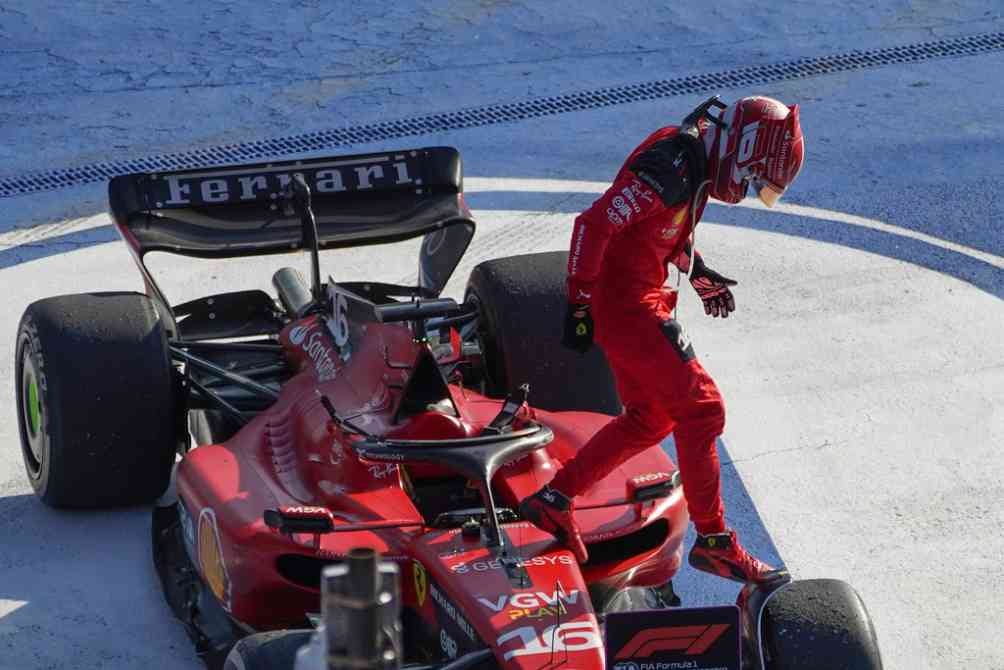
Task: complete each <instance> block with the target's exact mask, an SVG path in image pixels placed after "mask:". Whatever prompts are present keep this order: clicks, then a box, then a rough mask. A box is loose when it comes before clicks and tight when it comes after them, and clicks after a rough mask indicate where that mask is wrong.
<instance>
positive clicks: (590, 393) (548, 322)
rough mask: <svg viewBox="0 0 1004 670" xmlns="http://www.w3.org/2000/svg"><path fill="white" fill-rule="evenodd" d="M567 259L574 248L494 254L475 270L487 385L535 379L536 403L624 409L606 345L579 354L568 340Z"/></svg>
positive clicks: (502, 389)
mask: <svg viewBox="0 0 1004 670" xmlns="http://www.w3.org/2000/svg"><path fill="white" fill-rule="evenodd" d="M567 264H568V254H567V252H560V251H555V252H544V253H537V254H526V255H523V256H509V257H507V258H499V259H495V260H491V261H486V262H484V263H480V264H478V265H477V266H476V267H475V268H474V270H472V271H471V276H470V279H469V280H468V283H467V300H469V301H473V302H475V303H477V305H478V310H479V317H478V324H479V325H478V331H479V338H480V340H481V348H482V356H483V359H484V367H485V373H486V376H487V381H488V384H487V386H488V388H487V391H488V393H489V395H494V396H496V397H502V396H504V395H506V394H515V393H516V392H517V390H518V388H519V386H520V385H521V384H524V383H528V384H529V385H530V404H531V405H532V406H533V407H538V408H540V409H545V410H551V411H564V410H581V411H591V412H599V413H602V414H609V415H617V414H620V411H621V403H620V399H619V397H618V395H617V388H616V385H615V383H614V378H613V374H612V373H611V372H610V367H609V366H608V365H607V361H606V358H605V357H604V356H603V352H602V351H601V350H600V349H599V347H595V346H594V347H593V348H592V349H590V350H589V351H588V352H587V353H586V354H579V353H577V352H574V351H570V350H568V349H566V348H564V347H563V346H561V331H562V326H563V321H564V316H565V307H566V305H567V300H566V298H565V268H566V266H567Z"/></svg>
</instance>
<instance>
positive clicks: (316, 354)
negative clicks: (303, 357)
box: [289, 321, 338, 382]
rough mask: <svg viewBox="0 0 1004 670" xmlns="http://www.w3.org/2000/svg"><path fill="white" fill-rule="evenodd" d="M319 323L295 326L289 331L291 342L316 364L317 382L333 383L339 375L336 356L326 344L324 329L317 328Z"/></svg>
mask: <svg viewBox="0 0 1004 670" xmlns="http://www.w3.org/2000/svg"><path fill="white" fill-rule="evenodd" d="M316 325H317V322H316V321H314V322H311V323H307V324H303V325H300V326H294V327H293V328H291V329H290V331H289V341H290V343H292V344H293V345H294V346H297V347H299V348H300V349H302V350H303V352H304V353H306V354H307V357H308V358H310V360H311V361H312V362H313V364H314V370H315V371H316V372H317V380H318V381H322V382H326V381H331V380H332V379H334V378H335V377H336V376H337V375H338V368H337V367H336V365H335V360H336V358H337V357H336V356H335V354H334V352H333V351H332V350H331V347H329V346H328V343H327V342H325V336H324V328H315V326H316Z"/></svg>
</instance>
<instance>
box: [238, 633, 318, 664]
mask: <svg viewBox="0 0 1004 670" xmlns="http://www.w3.org/2000/svg"><path fill="white" fill-rule="evenodd" d="M312 634H313V631H310V630H276V631H269V632H266V633H255V634H254V635H249V636H248V637H245V638H242V639H241V640H240V641H239V642H238V643H237V644H236V645H234V648H233V649H231V650H230V653H229V654H228V655H227V659H226V661H225V662H224V664H223V670H293V668H294V666H295V665H296V654H297V652H298V651H299V650H300V648H301V647H303V646H304V645H306V644H308V643H309V642H310V636H311V635H312Z"/></svg>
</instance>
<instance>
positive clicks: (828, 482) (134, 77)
mask: <svg viewBox="0 0 1004 670" xmlns="http://www.w3.org/2000/svg"><path fill="white" fill-rule="evenodd" d="M245 4H246V3H240V4H238V3H227V2H220V3H214V5H213V7H212V8H210V9H197V8H187V7H179V6H175V4H174V3H167V2H163V3H161V2H151V3H149V6H148V7H144V8H143V11H138V10H137V9H134V8H133V6H132V5H131V4H130V3H125V2H121V3H116V2H106V3H102V5H101V9H100V10H92V9H91V8H90V7H89V6H88V7H85V6H83V5H81V6H66V5H64V4H63V3H51V5H50V6H46V3H30V4H29V3H24V6H23V7H20V8H18V7H17V5H16V3H15V4H12V3H5V5H4V8H2V9H0V36H2V37H4V39H5V41H4V42H3V44H4V46H3V47H2V48H0V58H2V59H3V63H4V65H5V66H6V67H4V68H2V69H0V84H2V86H0V90H2V91H3V93H0V120H2V125H0V128H2V130H0V140H2V141H0V178H4V177H11V176H14V175H18V174H23V173H28V172H33V171H37V170H40V169H50V168H55V167H60V168H62V167H72V166H79V165H83V164H87V163H93V162H96V161H100V160H108V159H116V160H117V159H127V158H138V157H141V156H144V155H150V154H160V153H164V152H170V151H180V150H186V149H191V148H195V147H201V146H213V145H218V144H221V143H228V142H239V141H246V140H249V139H266V138H269V137H275V136H280V135H289V134H293V133H296V132H302V131H314V130H324V129H330V128H333V127H341V126H344V127H348V126H356V125H360V124H365V123H371V122H373V121H376V120H381V119H387V118H405V117H411V116H415V115H421V114H426V113H440V112H449V111H452V110H454V109H460V108H469V107H472V106H478V105H485V104H494V103H504V102H509V101H518V100H522V99H526V98H529V97H536V96H547V95H556V94H561V93H569V92H573V91H578V90H586V89H595V88H600V87H604V86H615V85H626V84H633V83H638V82H644V81H650V80H653V79H660V78H665V77H667V76H672V77H676V76H685V75H691V74H700V73H703V72H709V71H717V70H723V69H729V68H732V67H736V66H737V65H759V64H768V63H772V62H778V61H781V60H788V59H792V58H801V57H818V56H821V55H826V54H830V53H840V52H843V51H846V50H849V49H852V48H860V49H879V48H886V47H891V46H896V45H902V44H910V43H913V42H922V41H929V40H931V39H942V38H946V37H955V36H959V35H967V34H981V33H988V32H994V31H1001V30H1002V29H1004V28H1002V26H1004V21H1002V19H1001V16H1000V8H999V7H998V6H997V5H996V4H995V3H990V2H986V3H980V2H950V3H902V2H888V3H883V4H882V6H879V7H875V6H874V3H850V6H847V5H842V6H840V7H837V6H834V5H830V4H824V3H815V2H805V3H798V4H796V5H794V6H792V7H789V8H786V9H785V11H784V12H779V11H778V10H777V9H776V8H769V7H766V6H765V7H763V8H760V9H757V8H750V7H749V6H747V5H745V4H740V3H737V2H725V3H718V5H716V9H715V10H713V11H714V12H715V14H714V15H713V16H710V17H708V21H706V22H702V23H701V24H698V25H695V24H694V22H693V21H692V20H685V17H684V15H683V14H676V13H674V10H662V9H656V8H652V7H650V6H648V5H645V4H642V3H635V4H632V3H627V4H625V3H621V4H620V5H618V6H617V8H615V9H614V8H608V7H606V6H604V5H603V4H601V3H592V2H586V3H583V5H584V6H583V9H582V10H581V11H580V12H579V13H577V14H575V15H574V16H567V15H566V14H564V13H561V12H558V11H556V10H548V9H540V8H538V7H536V5H534V6H530V5H523V4H521V3H516V2H513V3H475V2H440V3H430V4H427V5H423V7H422V8H421V9H416V8H411V9H407V10H402V9H394V8H384V9H381V10H379V11H380V12H382V14H379V15H378V14H366V15H363V14H359V15H352V13H351V12H352V11H356V10H349V12H348V13H336V14H337V15H328V16H324V14H325V10H322V8H321V7H320V6H318V5H317V4H316V3H300V6H296V7H294V8H292V9H289V8H287V7H285V6H284V8H279V7H272V8H266V7H264V6H256V7H254V8H252V9H253V11H248V10H247V9H246V7H245ZM681 11H682V10H681ZM95 12H96V13H95ZM276 16H279V17H281V18H279V19H276ZM164 17H171V19H172V20H175V21H177V22H178V23H179V24H184V25H186V26H188V27H191V30H187V31H185V30H179V31H178V32H177V33H172V35H171V37H172V39H171V40H168V39H166V33H163V32H159V31H162V30H163V27H162V24H163V22H164ZM702 26H706V28H705V27H702ZM116 31H118V32H119V33H123V34H124V33H125V32H126V31H128V32H131V33H132V34H133V35H136V36H137V37H138V38H139V39H136V40H133V41H130V43H129V45H128V48H126V47H125V46H119V44H118V43H117V42H115V41H114V40H113V41H110V42H109V41H106V40H99V39H98V38H99V37H100V36H102V35H106V34H115V33H116ZM71 33H72V35H73V36H74V39H73V40H67V39H66V38H67V36H68V35H70V34H71ZM779 34H780V35H783V36H784V39H783V40H780V41H767V40H766V39H765V36H767V35H779ZM177 35H182V37H181V38H180V41H178V40H176V39H173V38H174V37H176V36H177ZM430 38H435V39H434V40H433V41H434V45H433V46H426V44H428V43H429V42H430ZM207 42H209V43H212V44H214V45H218V48H215V49H213V50H212V51H211V52H210V51H207V50H205V49H204V48H203V45H204V44H205V43H207ZM1002 67H1004V56H1002V55H1000V54H987V55H982V56H974V57H967V58H960V59H951V60H939V61H930V62H925V63H920V64H903V65H894V66H889V67H884V68H879V69H873V70H862V71H856V72H849V73H842V74H836V75H828V76H822V77H815V78H808V79H798V80H794V81H790V82H779V83H775V84H771V85H769V86H765V87H760V88H758V89H756V90H745V89H732V90H727V91H722V93H723V95H724V96H725V97H726V98H731V97H735V96H738V95H743V94H748V93H753V92H762V93H765V94H768V95H773V96H776V97H779V98H781V99H784V100H791V101H797V102H799V103H800V104H801V105H802V106H803V124H804V127H805V130H806V133H807V137H808V150H809V156H808V163H807V167H806V169H805V171H804V172H803V175H802V176H801V177H800V178H799V181H798V183H797V184H796V186H795V187H794V189H793V191H792V193H791V194H790V196H791V197H790V198H787V199H786V204H787V206H786V207H785V208H781V209H779V210H775V211H770V212H768V211H765V210H762V209H758V208H754V207H747V206H743V207H735V208H725V207H712V208H709V211H708V213H707V215H706V220H705V222H704V223H702V225H701V227H700V228H699V232H698V245H699V247H700V248H701V249H702V250H703V252H704V254H705V256H706V257H707V258H708V259H709V263H711V264H712V265H713V267H716V268H719V269H721V271H723V272H724V273H725V274H728V275H730V276H734V277H735V278H737V279H738V280H739V281H740V286H739V290H738V291H737V302H738V303H739V308H740V311H739V312H738V313H737V314H735V318H730V319H729V320H728V321H713V320H711V319H706V318H705V317H704V316H703V313H700V310H699V308H698V305H697V304H695V303H696V300H694V299H693V298H692V297H690V296H687V298H686V299H685V300H684V301H683V305H682V307H681V310H682V318H684V319H685V321H686V322H687V324H688V326H689V329H690V331H691V334H692V336H693V337H694V341H695V346H696V347H697V349H698V354H699V355H700V356H701V357H702V359H703V360H704V362H705V364H706V365H707V366H708V367H709V369H710V370H711V371H712V373H713V374H714V375H715V376H716V379H717V380H718V381H719V385H720V386H721V387H722V391H723V393H724V395H725V398H726V401H727V403H728V406H729V424H728V427H727V432H726V435H725V436H724V445H723V448H724V451H723V459H725V460H726V461H727V463H726V465H725V468H724V475H725V482H726V493H727V503H728V505H729V514H730V521H731V522H732V523H734V524H735V525H736V526H737V527H738V528H739V529H740V531H741V532H743V533H744V535H745V537H746V538H747V539H748V540H749V541H750V542H751V544H753V545H755V546H756V548H757V549H758V550H759V551H760V552H761V553H762V554H763V555H765V556H767V557H772V558H783V560H784V562H785V563H786V564H787V565H788V567H789V568H790V569H791V570H792V571H793V572H794V573H795V574H796V576H799V577H816V576H827V577H838V578H843V579H846V580H848V581H849V582H851V583H852V584H853V585H854V586H855V587H856V588H857V589H858V590H859V591H860V592H861V594H862V596H863V597H864V600H865V602H866V604H867V605H868V607H869V609H870V611H871V613H872V615H873V618H874V619H875V624H876V628H877V630H878V633H879V636H880V641H881V644H882V648H883V651H884V655H885V660H886V666H887V667H888V668H903V669H904V670H906V669H911V670H912V669H914V668H920V669H924V668H932V669H933V668H942V667H974V668H991V669H1000V668H1004V653H1002V652H1001V651H1000V649H999V646H998V645H997V644H996V636H997V628H998V625H999V623H998V622H999V621H1000V620H1001V618H1002V617H1004V606H1002V605H1001V604H1000V603H1001V601H1000V596H1001V594H1002V593H1004V568H1002V567H1001V562H1000V557H1001V556H1002V555H1004V540H1002V539H1001V536H1000V534H999V533H997V532H996V529H998V528H1000V527H1001V525H1002V523H1004V512H1002V507H1001V505H1002V500H1004V488H1002V484H1001V481H1002V480H1004V458H1002V457H1001V456H1000V453H999V451H998V447H999V445H1000V444H1002V443H1004V409H1002V407H1004V402H1002V399H1004V343H1002V341H1001V338H1000V328H1001V324H1002V322H1004V309H1002V303H1001V298H1002V297H1004V259H1002V256H1004V232H1002V227H1001V218H1002V214H1004V211H1002V210H1004V207H1002V201H1001V196H1000V193H1001V192H1002V191H1001V189H1002V187H1004V160H1002V159H1001V156H1002V155H1004V153H1002V152H1004V130H1002V125H1001V122H1000V118H999V112H1000V109H1001V108H1002V106H1004V105H1002V103H1004V98H1002V94H1001V93H1000V90H999V86H998V84H997V83H996V80H997V73H999V72H1000V71H1001V68H1002ZM698 98H699V96H690V97H681V98H673V99H670V100H660V101H651V102H638V103H634V104H629V105H623V106H617V107H609V108H605V109H598V110H594V111H588V112H579V113H574V114H566V115H561V116H555V117H549V118H542V119H535V120H528V121H524V122H521V123H516V124H509V125H499V126H493V127H490V128H480V129H471V130H463V131H453V132H442V133H438V134H432V135H428V136H423V137H418V138H415V139H414V140H413V141H408V142H407V143H408V144H437V143H448V144H453V145H455V146H457V147H458V148H459V149H460V150H461V152H462V153H463V155H464V157H465V161H466V172H467V174H468V176H469V179H468V191H469V193H470V195H469V201H470V203H471V205H472V207H473V208H474V209H475V214H476V216H477V218H478V221H479V224H480V228H479V232H478V235H477V237H476V242H475V246H474V247H473V248H472V249H471V252H470V254H469V256H468V259H467V261H466V262H465V264H464V265H463V266H462V267H461V268H459V269H458V271H457V274H456V277H455V280H454V283H453V284H452V285H451V287H450V289H449V291H452V292H454V293H456V292H457V291H458V290H459V289H460V288H461V286H462V283H463V280H464V279H465V278H466V274H467V271H468V270H469V268H470V267H471V265H473V263H474V262H476V261H478V260H481V259H483V258H490V257H494V256H500V255H506V254H511V253H519V252H522V251H535V250H541V249H559V248H563V247H564V246H565V244H566V241H567V237H568V232H569V230H570V224H571V220H572V218H573V217H574V215H575V213H576V212H578V211H580V210H581V209H582V208H583V207H585V206H587V205H588V204H589V202H590V201H591V199H592V198H593V197H595V192H596V191H597V190H598V189H599V188H602V183H603V181H604V180H606V179H608V178H609V177H610V175H611V174H612V173H613V172H614V171H615V170H616V168H617V167H618V166H619V164H620V161H621V160H622V158H623V156H624V155H625V153H626V152H627V151H628V150H629V149H630V148H631V147H632V146H633V145H634V143H636V142H637V141H638V140H639V139H640V138H641V137H643V136H644V135H645V134H647V133H648V132H649V131H650V130H651V129H652V128H654V127H656V126H658V125H662V124H664V123H670V122H674V121H676V120H677V119H679V118H680V117H682V115H683V114H685V113H686V112H687V111H689V109H690V108H691V107H692V106H693V104H695V103H696V102H697V101H698ZM15 121H16V124H15ZM395 144H397V143H395ZM385 146H390V145H385V144H371V145H365V146H360V147H358V148H359V149H363V150H365V149H369V148H374V149H376V148H383V147H385ZM104 206H105V204H104V201H103V192H102V188H101V187H100V186H93V185H92V186H86V185H85V186H79V187H75V188H72V189H66V190H61V191H53V192H49V193H45V194H39V195H35V196H30V197H15V198H5V199H2V200H0V281H2V282H3V284H2V285H3V286H4V287H7V290H6V291H4V292H3V293H2V294H0V306H2V308H3V309H0V332H6V333H7V334H8V337H7V338H5V339H4V345H5V347H4V349H3V350H0V383H2V384H3V385H4V387H5V388H7V389H11V388H13V385H14V384H13V380H12V378H11V377H12V357H13V334H14V332H15V328H16V325H17V319H18V318H19V316H20V314H21V312H22V311H23V309H24V307H25V306H26V305H27V304H28V303H29V302H31V301H32V300H35V299H38V298H41V297H45V296H48V295H53V294H57V293H65V292H77V291H87V290H112V289H131V290H136V289H139V287H140V283H139V278H138V275H137V273H136V272H135V271H134V270H133V268H132V267H131V264H130V261H129V259H128V255H127V254H126V252H125V249H124V247H122V245H121V244H118V243H114V244H111V243H109V242H112V241H114V235H113V233H112V232H111V231H110V229H109V227H108V221H107V218H106V217H105V216H104V215H101V214H100V213H99V212H100V211H101V210H102V209H103V208H104ZM39 224H42V225H39ZM377 259H379V264H380V265H381V266H382V270H381V271H380V274H381V275H382V277H374V278H386V279H392V280H399V279H404V278H407V277H409V276H411V275H413V273H414V270H413V259H414V256H413V255H412V254H411V251H410V250H409V249H407V248H404V249H396V250H393V251H392V252H388V251H387V250H373V251H372V252H371V253H369V254H360V253H358V252H355V253H353V254H339V253H338V252H334V253H332V254H331V255H330V256H329V257H327V258H326V259H325V261H324V262H325V269H326V270H328V271H330V272H331V274H333V275H334V276H335V277H336V279H338V278H349V277H352V278H357V277H359V276H361V275H364V276H367V277H373V270H372V269H371V268H372V266H373V265H375V264H376V263H377ZM289 262H290V261H289V260H277V259H271V260H268V261H262V262H260V263H241V264H239V265H238V266H233V265H231V266H226V265H223V264H220V263H206V262H190V261H178V260H177V259H171V258H164V259H161V262H160V264H159V267H160V270H161V275H162V276H164V277H165V281H164V285H165V287H166V288H167V289H168V291H169V295H170V296H171V297H172V298H173V299H174V300H177V301H180V300H183V299H186V298H187V297H194V296H195V295H197V294H198V293H199V292H200V291H203V290H204V287H205V286H206V285H207V284H213V285H223V286H242V287H251V286H259V285H260V286H264V285H265V284H266V283H267V278H268V277H269V276H270V274H271V273H270V272H269V271H268V270H267V269H266V268H269V269H271V268H274V267H277V266H278V265H280V264H287V263H289ZM292 262H293V263H302V262H303V260H302V259H293V261H292ZM0 397H2V398H3V400H2V401H0V404H2V406H0V411H2V412H3V414H0V415H3V416H7V417H8V419H7V420H6V421H3V422H2V423H0V537H2V538H3V540H2V542H0V668H3V669H4V670H6V669H8V668H10V669H18V670H20V669H22V668H76V667H86V666H89V667H103V668H115V669H118V668H134V667H139V666H141V665H144V664H153V665H155V666H156V667H165V666H164V663H165V659H176V662H175V664H174V665H172V666H169V667H179V668H196V667H198V665H197V662H196V661H195V659H194V658H193V657H192V655H191V652H190V649H189V645H188V642H187V640H186V638H185V637H184V635H183V633H182V632H181V630H180V627H178V626H177V624H175V623H174V622H172V620H171V619H170V617H169V614H168V612H167V608H166V606H165V605H164V604H163V603H162V601H161V599H160V595H159V593H158V591H157V586H156V579H155V576H154V573H153V570H152V567H151V565H150V561H149V549H148V528H149V520H148V511H147V510H122V511H112V512H101V513H88V514H80V513H77V514H67V513H56V512H52V511H50V510H48V509H46V508H44V507H42V506H41V505H39V504H38V503H37V502H36V501H35V500H34V498H33V497H32V496H31V495H30V493H29V489H28V486H27V483H26V481H25V479H24V475H23V473H22V469H21V463H20V454H19V450H18V446H17V437H16V425H15V424H14V423H13V416H14V411H13V398H12V397H11V396H10V392H9V391H7V392H5V395H3V396H0ZM754 504H755V506H754ZM775 552H776V553H775ZM680 583H681V590H682V591H683V597H684V598H685V599H686V600H687V601H688V602H689V603H691V604H698V603H711V602H721V601H722V600H723V599H726V598H731V597H732V596H733V595H734V593H735V588H733V586H732V585H730V584H724V583H723V584H719V583H716V582H715V580H713V579H710V578H704V577H700V576H695V575H693V574H692V573H690V572H689V571H687V570H685V571H684V573H683V574H682V575H681V578H680Z"/></svg>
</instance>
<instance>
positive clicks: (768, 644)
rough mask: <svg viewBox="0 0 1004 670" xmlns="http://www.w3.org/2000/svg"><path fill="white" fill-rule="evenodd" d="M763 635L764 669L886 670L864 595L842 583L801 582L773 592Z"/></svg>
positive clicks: (762, 618) (762, 623)
mask: <svg viewBox="0 0 1004 670" xmlns="http://www.w3.org/2000/svg"><path fill="white" fill-rule="evenodd" d="M758 636H759V639H760V648H761V659H762V661H763V668H764V670H882V658H881V655H880V654H879V648H878V641H877V640H876V638H875V630H874V628H873V626H872V622H871V618H870V617H869V616H868V612H867V610H865V606H864V603H863V602H862V600H861V596H859V595H858V593H857V592H856V591H855V590H854V589H853V588H851V586H850V585H849V584H847V583H846V582H842V581H839V580H836V579H807V580H801V581H795V582H791V583H790V584H787V585H785V586H782V587H781V588H779V589H778V590H777V591H776V592H774V593H772V594H771V595H770V596H769V597H768V599H767V602H766V604H765V605H764V608H763V611H762V612H761V614H760V631H759V635H758Z"/></svg>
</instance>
